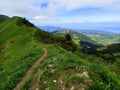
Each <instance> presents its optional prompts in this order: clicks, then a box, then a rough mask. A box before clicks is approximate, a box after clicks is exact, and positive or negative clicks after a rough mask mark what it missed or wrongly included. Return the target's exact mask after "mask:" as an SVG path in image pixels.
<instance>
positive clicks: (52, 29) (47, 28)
mask: <svg viewBox="0 0 120 90" xmlns="http://www.w3.org/2000/svg"><path fill="white" fill-rule="evenodd" d="M37 27H38V28H40V29H42V30H44V31H47V32H53V31H56V30H62V29H63V28H61V27H55V26H37Z"/></svg>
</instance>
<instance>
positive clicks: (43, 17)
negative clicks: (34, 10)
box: [35, 15, 48, 20]
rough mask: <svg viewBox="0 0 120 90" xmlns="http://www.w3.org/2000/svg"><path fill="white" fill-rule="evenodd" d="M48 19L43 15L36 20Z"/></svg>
mask: <svg viewBox="0 0 120 90" xmlns="http://www.w3.org/2000/svg"><path fill="white" fill-rule="evenodd" d="M47 18H48V17H46V16H43V15H41V16H36V17H35V19H36V20H44V19H47Z"/></svg>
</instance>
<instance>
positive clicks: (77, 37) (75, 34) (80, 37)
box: [52, 30, 97, 44]
mask: <svg viewBox="0 0 120 90" xmlns="http://www.w3.org/2000/svg"><path fill="white" fill-rule="evenodd" d="M52 33H53V34H56V35H60V36H65V35H66V34H67V33H69V34H70V35H71V37H72V39H73V41H74V42H75V43H77V44H79V42H80V41H87V42H91V43H94V44H97V43H96V42H95V41H93V40H92V39H90V38H89V37H87V36H85V35H84V34H82V33H79V32H76V31H72V30H59V31H53V32H52Z"/></svg>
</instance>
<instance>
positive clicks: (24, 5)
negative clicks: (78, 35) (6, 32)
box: [0, 0, 120, 20]
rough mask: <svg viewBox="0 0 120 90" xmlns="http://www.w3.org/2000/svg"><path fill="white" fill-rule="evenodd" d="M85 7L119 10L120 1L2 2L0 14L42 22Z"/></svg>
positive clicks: (7, 0)
mask: <svg viewBox="0 0 120 90" xmlns="http://www.w3.org/2000/svg"><path fill="white" fill-rule="evenodd" d="M43 3H47V6H46V7H45V8H43V7H41V5H42V4H43ZM87 7H88V8H89V7H100V8H103V9H106V10H107V9H109V10H120V0H2V1H1V2H0V14H6V15H9V16H15V15H18V16H22V17H32V18H33V19H36V20H43V19H47V18H48V17H51V16H52V17H54V16H55V15H57V14H59V13H62V12H67V11H71V10H75V9H80V8H87Z"/></svg>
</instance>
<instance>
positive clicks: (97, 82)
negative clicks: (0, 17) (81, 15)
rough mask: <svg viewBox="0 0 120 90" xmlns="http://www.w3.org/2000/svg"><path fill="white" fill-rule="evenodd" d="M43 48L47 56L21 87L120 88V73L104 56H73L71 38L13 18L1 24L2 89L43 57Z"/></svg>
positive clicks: (8, 87) (42, 89)
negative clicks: (102, 57) (55, 34)
mask: <svg viewBox="0 0 120 90" xmlns="http://www.w3.org/2000/svg"><path fill="white" fill-rule="evenodd" d="M43 47H45V48H47V50H48V54H47V57H46V58H45V59H43V60H42V61H41V63H40V64H39V67H36V68H35V69H34V70H33V71H32V74H31V75H30V77H27V78H28V80H26V81H25V82H24V84H23V86H21V87H20V90H36V89H37V90H39V89H40V90H45V89H47V90H48V89H49V90H62V89H65V90H70V89H76V90H79V89H86V90H110V89H111V90H119V89H120V87H119V86H120V76H119V74H118V73H116V72H114V70H110V69H109V68H108V67H107V66H106V65H105V64H104V63H102V60H101V58H98V57H95V56H94V55H87V54H80V55H79V56H80V57H79V56H77V55H74V54H73V53H75V51H77V49H78V48H77V47H76V45H75V44H74V43H73V42H72V41H67V40H66V39H65V38H64V37H59V36H54V35H51V34H49V33H47V32H44V31H42V30H38V29H37V28H36V27H35V26H34V25H33V24H31V23H30V22H28V21H27V20H26V19H25V18H20V17H13V18H11V19H8V20H6V21H5V22H3V23H2V24H0V90H12V89H13V88H14V87H15V86H16V84H17V83H18V82H19V80H21V78H22V77H23V76H24V75H25V73H26V72H27V71H29V69H30V68H31V67H32V66H33V65H34V64H33V63H34V62H36V60H38V58H40V57H41V56H42V54H43V50H42V48H43ZM63 48H64V49H63ZM65 49H66V50H65ZM71 51H72V52H73V53H72V52H71ZM78 51H79V49H78ZM78 53H80V52H78ZM82 57H83V59H82ZM119 61H120V59H118V62H119ZM98 63H99V65H98ZM118 64H120V63H118ZM36 83H37V86H34V85H36Z"/></svg>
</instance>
